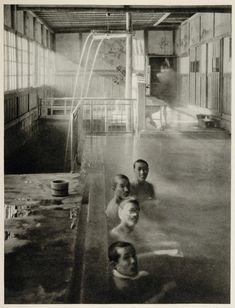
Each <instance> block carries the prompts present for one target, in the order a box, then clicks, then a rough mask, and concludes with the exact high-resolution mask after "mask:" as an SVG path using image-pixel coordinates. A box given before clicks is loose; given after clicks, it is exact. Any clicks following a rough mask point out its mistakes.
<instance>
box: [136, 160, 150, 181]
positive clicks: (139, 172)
mask: <svg viewBox="0 0 235 308" xmlns="http://www.w3.org/2000/svg"><path fill="white" fill-rule="evenodd" d="M134 172H135V176H136V179H137V181H138V182H144V181H145V180H146V178H147V176H148V173H149V169H148V166H147V165H146V164H145V163H142V162H140V163H136V164H135V168H134Z"/></svg>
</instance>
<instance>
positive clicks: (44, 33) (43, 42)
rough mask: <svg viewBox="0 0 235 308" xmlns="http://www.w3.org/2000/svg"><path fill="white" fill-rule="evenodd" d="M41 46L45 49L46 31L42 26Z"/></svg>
mask: <svg viewBox="0 0 235 308" xmlns="http://www.w3.org/2000/svg"><path fill="white" fill-rule="evenodd" d="M42 44H43V46H44V47H47V29H46V28H45V27H44V26H42Z"/></svg>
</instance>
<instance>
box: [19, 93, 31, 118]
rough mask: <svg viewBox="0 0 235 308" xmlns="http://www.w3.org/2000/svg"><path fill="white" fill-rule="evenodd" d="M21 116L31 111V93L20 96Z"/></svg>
mask: <svg viewBox="0 0 235 308" xmlns="http://www.w3.org/2000/svg"><path fill="white" fill-rule="evenodd" d="M18 108H19V116H21V115H23V114H25V113H26V112H28V111H29V94H28V93H24V94H21V95H19V96H18Z"/></svg>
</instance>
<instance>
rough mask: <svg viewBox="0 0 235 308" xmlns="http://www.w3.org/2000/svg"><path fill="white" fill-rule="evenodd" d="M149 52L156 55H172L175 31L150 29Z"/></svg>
mask: <svg viewBox="0 0 235 308" xmlns="http://www.w3.org/2000/svg"><path fill="white" fill-rule="evenodd" d="M148 53H149V54H156V55H172V54H173V31H149V32H148Z"/></svg>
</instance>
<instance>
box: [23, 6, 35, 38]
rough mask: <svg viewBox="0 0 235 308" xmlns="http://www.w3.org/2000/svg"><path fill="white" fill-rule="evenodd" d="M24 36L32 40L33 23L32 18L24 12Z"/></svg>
mask: <svg viewBox="0 0 235 308" xmlns="http://www.w3.org/2000/svg"><path fill="white" fill-rule="evenodd" d="M25 34H26V36H27V37H28V38H30V39H34V22H33V16H32V15H31V14H29V13H28V12H26V15H25Z"/></svg>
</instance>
